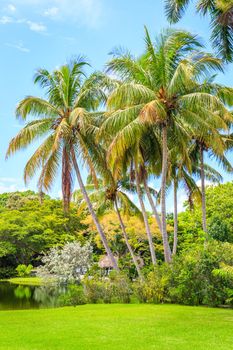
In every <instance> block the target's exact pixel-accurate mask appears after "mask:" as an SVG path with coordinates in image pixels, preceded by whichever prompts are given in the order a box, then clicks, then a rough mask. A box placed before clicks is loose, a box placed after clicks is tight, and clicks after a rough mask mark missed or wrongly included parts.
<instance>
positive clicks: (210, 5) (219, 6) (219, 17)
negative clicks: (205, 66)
mask: <svg viewBox="0 0 233 350" xmlns="http://www.w3.org/2000/svg"><path fill="white" fill-rule="evenodd" d="M189 3H190V1H189V0H166V1H165V12H166V15H167V18H168V20H169V21H170V22H172V23H177V22H178V21H179V20H180V19H181V17H182V16H183V14H184V12H185V10H186V8H187V6H188V4H189ZM196 3H197V4H196V9H197V12H199V13H200V14H202V15H207V14H208V15H209V16H210V26H211V30H212V34H211V41H212V43H213V47H214V49H215V50H217V53H218V54H219V55H220V56H221V57H222V58H223V59H225V60H227V61H232V59H233V40H232V37H233V1H232V0H198V1H196Z"/></svg>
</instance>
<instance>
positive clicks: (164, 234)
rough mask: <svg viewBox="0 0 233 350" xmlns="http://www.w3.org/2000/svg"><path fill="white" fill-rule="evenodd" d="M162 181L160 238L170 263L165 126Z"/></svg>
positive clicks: (163, 132) (165, 128)
mask: <svg viewBox="0 0 233 350" xmlns="http://www.w3.org/2000/svg"><path fill="white" fill-rule="evenodd" d="M162 147H163V157H162V181H161V216H162V237H163V249H164V259H165V262H167V263H170V262H171V249H170V246H169V242H168V235H167V218H166V214H167V212H166V182H167V126H166V125H164V126H163V129H162Z"/></svg>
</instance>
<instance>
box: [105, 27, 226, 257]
mask: <svg viewBox="0 0 233 350" xmlns="http://www.w3.org/2000/svg"><path fill="white" fill-rule="evenodd" d="M145 41H146V52H145V54H143V55H142V56H141V57H139V58H134V57H133V56H132V55H131V54H130V53H128V52H125V53H122V52H119V51H115V52H114V55H115V56H114V57H113V59H112V60H111V61H110V62H109V63H108V65H107V67H108V70H109V71H110V72H112V73H114V74H116V75H118V76H119V77H120V78H121V80H122V83H121V84H119V85H118V86H117V87H116V89H115V90H114V91H113V92H112V93H111V95H110V97H109V98H108V100H107V106H108V110H109V111H108V114H107V118H106V121H104V123H103V125H102V129H103V130H105V132H108V133H111V134H112V135H113V140H112V142H111V144H110V148H109V154H110V156H109V157H110V158H112V159H114V158H115V159H117V158H118V159H119V158H121V157H122V156H123V154H124V153H125V152H126V150H127V149H129V148H132V147H133V146H134V145H135V144H137V142H138V139H140V137H142V135H143V134H144V133H145V132H146V131H147V130H148V129H149V130H150V131H151V132H152V133H154V135H155V136H156V137H157V139H158V142H160V143H161V148H162V175H161V196H160V197H161V226H162V237H163V244H164V256H165V261H166V262H170V261H171V251H170V247H169V243H168V236H167V228H166V227H167V225H166V183H167V170H168V149H169V148H170V147H171V145H173V144H174V142H176V143H177V146H178V147H179V152H180V153H181V154H183V157H185V154H186V153H187V143H188V142H189V140H190V136H191V130H193V129H194V127H196V128H200V129H202V130H205V131H206V132H207V133H208V130H209V128H210V127H211V125H212V124H214V125H215V128H217V127H219V128H222V129H223V128H224V129H225V130H228V125H227V122H226V121H229V120H232V117H231V114H230V113H229V112H228V110H227V109H226V108H225V106H224V104H223V103H222V101H221V99H220V98H219V97H218V96H216V95H214V94H213V93H212V91H210V92H206V91H204V92H203V89H202V88H201V87H200V81H201V82H202V83H203V84H204V83H205V77H206V74H207V73H209V71H210V70H221V69H222V65H221V62H220V60H218V59H216V58H214V57H213V56H212V55H210V54H206V53H203V52H201V51H199V52H198V53H197V50H200V48H201V44H200V42H199V40H198V38H197V37H196V36H193V35H192V34H190V33H188V32H182V31H177V30H170V29H169V30H167V31H164V32H163V33H162V34H161V35H160V36H159V37H158V38H157V39H156V42H155V43H153V42H152V40H151V38H150V35H149V33H148V31H147V29H146V34H145ZM203 76H204V78H203ZM218 91H220V88H219V89H218ZM221 91H222V92H223V91H224V88H222V90H221ZM216 111H217V112H216ZM224 120H225V121H224ZM212 128H213V126H212ZM114 135H116V136H114ZM153 151H154V150H153V149H151V152H153ZM190 167H191V164H190Z"/></svg>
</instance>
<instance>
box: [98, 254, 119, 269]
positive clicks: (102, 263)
mask: <svg viewBox="0 0 233 350" xmlns="http://www.w3.org/2000/svg"><path fill="white" fill-rule="evenodd" d="M115 259H116V261H118V257H116V256H115ZM99 267H100V268H101V269H113V267H114V266H113V264H112V261H111V259H110V257H109V256H108V255H104V256H103V257H102V258H101V259H100V260H99Z"/></svg>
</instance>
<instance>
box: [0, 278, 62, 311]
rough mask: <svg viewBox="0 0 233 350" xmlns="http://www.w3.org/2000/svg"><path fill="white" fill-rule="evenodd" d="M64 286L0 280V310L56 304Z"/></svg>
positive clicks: (46, 306)
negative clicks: (19, 283)
mask: <svg viewBox="0 0 233 350" xmlns="http://www.w3.org/2000/svg"><path fill="white" fill-rule="evenodd" d="M66 290H67V288H66V287H65V286H59V287H58V286H56V285H43V286H28V285H27V286H24V285H17V284H11V283H9V282H0V310H20V309H39V308H51V307H56V306H58V299H59V296H61V295H63V294H65V293H66Z"/></svg>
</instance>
